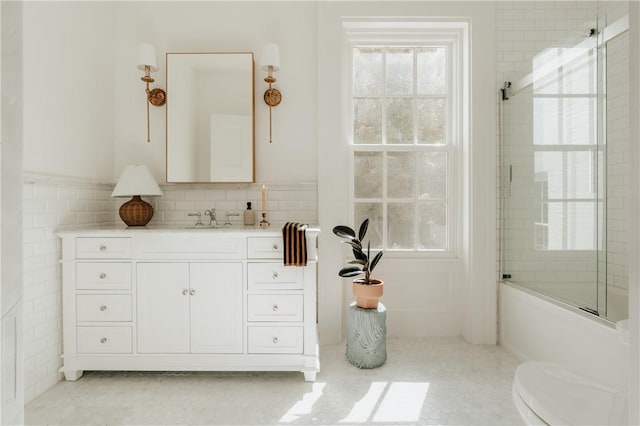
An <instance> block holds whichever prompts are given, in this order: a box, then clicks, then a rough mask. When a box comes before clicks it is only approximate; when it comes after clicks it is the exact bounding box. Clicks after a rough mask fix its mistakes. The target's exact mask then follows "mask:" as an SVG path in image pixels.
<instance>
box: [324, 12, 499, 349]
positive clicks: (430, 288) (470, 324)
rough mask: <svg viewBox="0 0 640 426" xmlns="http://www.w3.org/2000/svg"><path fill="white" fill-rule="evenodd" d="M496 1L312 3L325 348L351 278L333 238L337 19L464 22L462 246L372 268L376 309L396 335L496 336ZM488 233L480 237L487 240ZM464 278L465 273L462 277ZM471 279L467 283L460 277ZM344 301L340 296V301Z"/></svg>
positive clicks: (338, 144)
mask: <svg viewBox="0 0 640 426" xmlns="http://www.w3.org/2000/svg"><path fill="white" fill-rule="evenodd" d="M493 8H494V3H491V2H477V3H460V2H420V3H418V2H406V3H403V2H393V3H391V2H387V3H385V2H379V3H372V2H370V3H364V2H363V3H358V2H319V3H318V76H319V78H318V82H317V83H318V96H319V97H318V105H319V115H318V200H319V201H318V206H319V211H318V213H319V220H320V226H321V228H322V229H323V230H324V232H323V233H322V234H321V235H320V238H319V247H320V259H321V263H320V266H319V300H320V307H319V318H320V320H319V324H320V333H321V339H322V341H324V342H337V341H340V339H341V331H342V326H343V324H342V322H343V321H342V318H343V307H344V306H345V305H346V302H347V301H348V300H349V298H350V290H349V289H348V287H349V285H350V282H349V280H342V279H341V278H339V277H338V275H337V271H338V270H339V269H340V267H341V266H342V264H343V261H344V260H343V254H342V252H341V245H340V244H339V242H338V239H337V238H336V237H335V236H334V235H333V234H332V233H331V229H332V228H333V227H334V226H335V225H337V224H350V223H351V219H350V218H349V217H348V211H349V209H348V205H347V203H348V199H349V194H348V192H347V188H348V170H347V155H348V154H347V145H346V140H347V137H346V130H345V129H346V128H347V123H346V122H345V117H348V114H347V112H346V110H345V101H346V97H345V96H346V95H345V94H346V93H348V92H347V90H346V87H345V83H346V81H347V80H346V76H345V72H346V71H347V70H346V67H345V66H344V63H345V60H346V55H347V53H348V52H347V49H346V48H345V45H344V40H343V34H342V20H341V19H342V17H344V16H358V17H383V18H384V17H393V16H396V17H398V16H416V17H434V16H435V17H437V16H448V17H461V18H463V19H465V18H470V20H471V25H470V28H471V31H470V32H471V46H472V49H471V70H472V73H471V96H470V99H471V123H470V126H471V141H470V143H469V146H466V147H465V149H464V151H465V153H464V156H465V157H466V158H467V161H466V162H465V163H464V171H463V173H464V178H463V179H464V181H465V184H464V186H465V194H464V198H465V203H466V204H467V205H468V209H467V211H466V212H465V216H464V221H463V234H464V235H465V237H464V244H463V247H461V253H460V257H459V258H458V259H455V260H451V261H445V262H442V261H439V260H434V259H429V260H424V259H418V260H399V259H397V260H394V259H393V258H392V256H387V257H384V258H383V260H382V261H381V263H380V266H378V269H379V274H378V275H379V277H380V278H382V279H383V280H384V281H385V283H386V284H385V296H384V297H383V300H382V301H383V303H385V302H386V303H387V304H386V305H385V306H386V307H387V310H388V312H389V314H388V317H389V318H391V319H390V320H389V323H388V327H389V333H390V334H396V335H414V336H419V335H434V334H436V335H460V334H464V335H465V337H466V338H467V339H468V340H470V341H472V342H476V343H494V342H495V339H496V317H495V312H496V309H495V307H496V293H495V282H494V281H495V276H494V274H495V272H494V268H493V265H495V241H496V239H495V229H490V227H487V226H485V225H484V224H486V223H491V221H495V203H494V202H493V200H494V199H495V198H491V197H492V194H493V195H495V192H494V191H495V187H494V185H493V182H494V167H495V116H496V115H495V96H496V95H495V93H494V91H493V88H492V87H490V85H487V84H486V81H491V80H492V79H493V78H494V76H495V71H494V62H495V61H494V53H495V51H494V9H493ZM485 232H486V234H485ZM467 273H468V275H467ZM467 277H472V278H469V279H468V278H467ZM345 299H346V300H345Z"/></svg>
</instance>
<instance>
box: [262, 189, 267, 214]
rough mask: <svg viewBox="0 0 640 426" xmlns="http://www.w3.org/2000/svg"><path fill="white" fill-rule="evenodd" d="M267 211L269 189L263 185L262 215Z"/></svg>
mask: <svg viewBox="0 0 640 426" xmlns="http://www.w3.org/2000/svg"><path fill="white" fill-rule="evenodd" d="M266 211H267V187H266V186H264V185H262V213H264V212H266Z"/></svg>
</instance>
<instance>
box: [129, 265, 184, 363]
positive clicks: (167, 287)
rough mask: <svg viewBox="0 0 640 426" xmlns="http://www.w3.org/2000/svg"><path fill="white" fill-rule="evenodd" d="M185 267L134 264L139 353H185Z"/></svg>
mask: <svg viewBox="0 0 640 426" xmlns="http://www.w3.org/2000/svg"><path fill="white" fill-rule="evenodd" d="M189 298H190V295H189V264H188V263H138V264H137V308H138V309H137V319H138V321H137V330H138V352H139V353H188V352H189Z"/></svg>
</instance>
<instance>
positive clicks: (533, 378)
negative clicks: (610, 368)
mask: <svg viewBox="0 0 640 426" xmlns="http://www.w3.org/2000/svg"><path fill="white" fill-rule="evenodd" d="M512 394H513V401H514V403H515V406H516V408H517V409H518V412H519V413H520V415H521V416H522V418H523V420H524V421H525V424H527V425H626V424H627V419H628V408H627V407H628V396H627V394H626V393H625V392H623V391H621V390H618V389H614V388H612V387H608V386H606V385H603V384H600V383H597V382H596V381H594V380H593V379H590V378H587V377H585V376H583V375H581V374H579V373H577V372H574V371H571V370H570V369H569V368H567V367H564V366H561V365H557V364H550V363H546V362H526V363H524V364H521V365H520V366H518V368H517V369H516V372H515V376H514V378H513V391H512Z"/></svg>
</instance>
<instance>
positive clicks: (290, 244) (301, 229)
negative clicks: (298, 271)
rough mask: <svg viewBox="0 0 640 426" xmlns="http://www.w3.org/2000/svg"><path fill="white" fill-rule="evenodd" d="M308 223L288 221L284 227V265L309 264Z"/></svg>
mask: <svg viewBox="0 0 640 426" xmlns="http://www.w3.org/2000/svg"><path fill="white" fill-rule="evenodd" d="M306 229H307V225H303V224H302V223H295V222H287V223H285V224H284V227H283V228H282V240H283V241H284V266H307V240H306V238H305V230H306Z"/></svg>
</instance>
